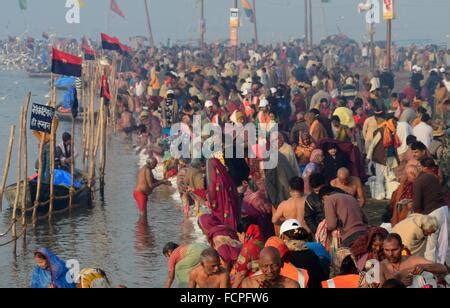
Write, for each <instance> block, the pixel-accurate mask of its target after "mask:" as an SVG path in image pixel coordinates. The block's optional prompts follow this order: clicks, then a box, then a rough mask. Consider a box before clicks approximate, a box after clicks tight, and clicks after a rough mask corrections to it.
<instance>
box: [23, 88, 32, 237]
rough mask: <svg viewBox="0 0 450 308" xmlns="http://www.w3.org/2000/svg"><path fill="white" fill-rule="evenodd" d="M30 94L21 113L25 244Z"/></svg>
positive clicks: (24, 234)
mask: <svg viewBox="0 0 450 308" xmlns="http://www.w3.org/2000/svg"><path fill="white" fill-rule="evenodd" d="M30 101H31V92H29V93H28V97H27V101H26V103H25V109H24V113H23V191H24V193H23V194H22V229H23V241H24V243H25V242H26V236H27V220H26V208H27V191H28V137H27V122H28V121H27V118H28V109H29V107H30Z"/></svg>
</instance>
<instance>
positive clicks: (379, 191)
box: [374, 163, 400, 200]
mask: <svg viewBox="0 0 450 308" xmlns="http://www.w3.org/2000/svg"><path fill="white" fill-rule="evenodd" d="M374 164H375V176H376V180H375V187H374V198H375V199H376V200H384V199H390V198H391V197H392V194H393V193H394V191H396V190H397V188H398V186H399V185H400V183H399V182H397V179H396V177H395V173H394V169H393V168H391V167H389V166H385V165H381V164H378V163H374Z"/></svg>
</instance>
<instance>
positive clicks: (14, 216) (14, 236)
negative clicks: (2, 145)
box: [12, 106, 25, 255]
mask: <svg viewBox="0 0 450 308" xmlns="http://www.w3.org/2000/svg"><path fill="white" fill-rule="evenodd" d="M23 112H24V107H23V106H22V107H20V129H19V148H18V150H17V184H16V185H17V186H16V197H15V198H14V205H13V212H12V224H13V227H12V239H13V241H14V248H13V252H14V255H15V254H16V243H17V242H16V239H17V225H16V220H17V206H18V205H19V196H20V187H21V182H22V181H21V177H22V172H21V168H22V144H23ZM23 193H25V191H23Z"/></svg>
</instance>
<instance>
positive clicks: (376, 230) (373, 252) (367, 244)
mask: <svg viewBox="0 0 450 308" xmlns="http://www.w3.org/2000/svg"><path fill="white" fill-rule="evenodd" d="M388 234H389V233H388V232H387V231H386V229H383V228H381V227H373V228H370V229H369V231H368V233H367V234H366V235H364V236H361V237H360V238H358V239H357V240H356V241H355V242H354V243H353V244H352V247H350V250H351V252H352V253H353V256H355V259H356V266H357V267H358V269H359V270H360V271H364V270H365V267H366V262H367V261H369V260H372V259H375V260H377V261H380V262H381V261H382V260H383V259H384V254H383V241H384V240H385V239H386V237H387V236H388Z"/></svg>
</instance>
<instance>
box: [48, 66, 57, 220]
mask: <svg viewBox="0 0 450 308" xmlns="http://www.w3.org/2000/svg"><path fill="white" fill-rule="evenodd" d="M52 92H53V98H52V107H53V108H55V107H56V87H55V77H54V76H53V74H52ZM55 136H56V121H55V117H53V121H52V130H51V133H50V204H49V209H48V219H49V220H51V219H52V213H53V205H54V204H53V203H54V190H55V185H54V179H55Z"/></svg>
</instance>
